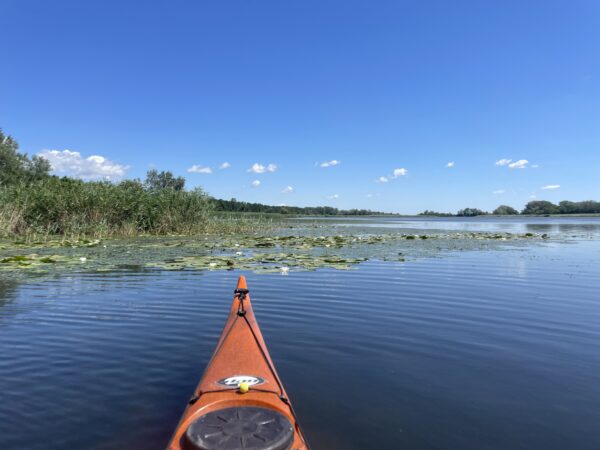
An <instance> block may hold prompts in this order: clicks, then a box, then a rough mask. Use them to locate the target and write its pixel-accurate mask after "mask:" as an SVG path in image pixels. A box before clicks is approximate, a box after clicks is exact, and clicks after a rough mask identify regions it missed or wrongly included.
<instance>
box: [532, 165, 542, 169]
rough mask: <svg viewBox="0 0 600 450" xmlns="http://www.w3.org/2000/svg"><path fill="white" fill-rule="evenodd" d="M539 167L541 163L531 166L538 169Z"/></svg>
mask: <svg viewBox="0 0 600 450" xmlns="http://www.w3.org/2000/svg"><path fill="white" fill-rule="evenodd" d="M538 167H540V165H539V164H532V165H531V168H532V169H537V168H538Z"/></svg>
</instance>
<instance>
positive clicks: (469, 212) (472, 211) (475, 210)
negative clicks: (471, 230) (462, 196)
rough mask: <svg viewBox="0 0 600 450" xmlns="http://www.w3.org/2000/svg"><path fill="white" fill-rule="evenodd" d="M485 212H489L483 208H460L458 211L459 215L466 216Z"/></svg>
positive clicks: (480, 214) (479, 214)
mask: <svg viewBox="0 0 600 450" xmlns="http://www.w3.org/2000/svg"><path fill="white" fill-rule="evenodd" d="M485 214H487V212H485V211H482V210H481V209H478V208H465V209H461V210H459V211H458V212H457V213H456V215H457V216H465V217H474V216H483V215H485Z"/></svg>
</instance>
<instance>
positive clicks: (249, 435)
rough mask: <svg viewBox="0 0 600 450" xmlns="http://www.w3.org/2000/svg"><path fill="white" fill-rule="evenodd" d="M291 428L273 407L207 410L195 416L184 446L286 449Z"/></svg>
mask: <svg viewBox="0 0 600 450" xmlns="http://www.w3.org/2000/svg"><path fill="white" fill-rule="evenodd" d="M293 441H294V428H293V427H292V424H291V423H290V421H289V420H288V419H287V417H285V416H284V415H283V414H280V413H278V412H277V411H274V410H272V409H267V408H256V407H245V408H226V409H220V410H218V411H213V412H209V413H208V414H204V415H203V416H200V417H199V418H198V419H196V420H195V421H194V422H192V424H191V425H190V426H189V427H188V429H187V430H186V432H185V434H184V436H183V438H182V442H181V444H182V447H183V448H184V449H186V450H238V449H239V450H242V449H243V450H287V449H289V448H290V447H291V446H292V443H293Z"/></svg>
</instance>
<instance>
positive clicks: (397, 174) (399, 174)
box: [393, 167, 408, 178]
mask: <svg viewBox="0 0 600 450" xmlns="http://www.w3.org/2000/svg"><path fill="white" fill-rule="evenodd" d="M407 173H408V170H406V169H405V168H403V167H402V168H400V169H394V176H393V178H398V177H403V176H404V175H406V174H407Z"/></svg>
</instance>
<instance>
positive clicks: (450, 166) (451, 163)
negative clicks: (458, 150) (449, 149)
mask: <svg viewBox="0 0 600 450" xmlns="http://www.w3.org/2000/svg"><path fill="white" fill-rule="evenodd" d="M446 167H449V168H452V167H454V161H450V162H449V163H448V164H446Z"/></svg>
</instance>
